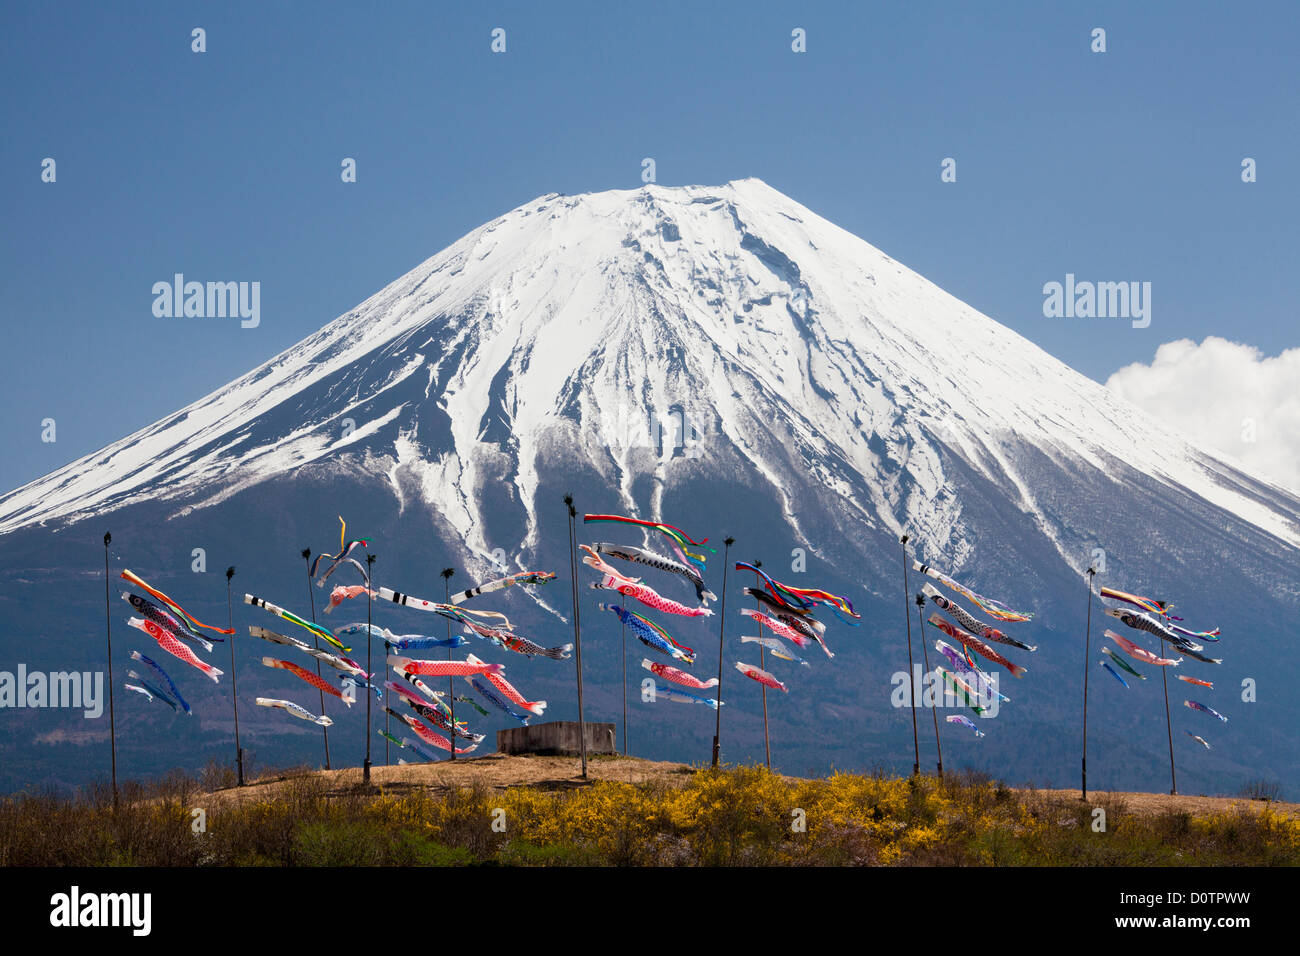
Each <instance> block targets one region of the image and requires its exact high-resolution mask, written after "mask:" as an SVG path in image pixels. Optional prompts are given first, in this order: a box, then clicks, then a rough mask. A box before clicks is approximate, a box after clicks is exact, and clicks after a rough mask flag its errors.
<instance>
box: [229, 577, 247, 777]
mask: <svg viewBox="0 0 1300 956" xmlns="http://www.w3.org/2000/svg"><path fill="white" fill-rule="evenodd" d="M234 576H235V568H234V566H233V565H232V566H231V567H228V568H226V625H227V626H228V627H229V628H230V699H231V701H232V702H233V703H234V705H235V777H236V779H237V780H238V781H239V786H241V787H242V786H243V785H244V748H243V747H241V746H240V745H239V686H238V685H237V684H236V683H235V612H234V610H233V609H232V608H231V605H230V579H231V578H233V577H234Z"/></svg>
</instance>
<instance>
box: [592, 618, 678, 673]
mask: <svg viewBox="0 0 1300 956" xmlns="http://www.w3.org/2000/svg"><path fill="white" fill-rule="evenodd" d="M596 606H597V607H598V608H600V609H601V610H602V611H609V612H611V613H612V614H614V615H615V616H616V617H617V618H618V619H619V620H620V621H622V622H623V623H624V624H626V625H627V626H628V627H629V628H631V629H632V634H633V635H634V636H635V637H636V639H637V640H639V641H640V642H641V643H642V644H644V645H645V646H646V647H648V648H650V649H651V650H656V651H658V652H659V653H661V654H667V655H668V656H669V657H671V658H673V659H674V660H679V661H684V662H685V663H687V664H694V663H695V651H694V650H693V649H692V648H689V647H686V646H685V645H682V644H678V643H677V642H676V641H675V640H673V639H672V638H671V637H670V636H669V635H668V632H667V631H665V630H664V629H663V628H662V627H660V626H659V625H658V624H656V623H654V622H653V621H651V620H649V619H647V618H644V617H642V616H641V615H640V614H637V613H636V612H635V611H629V610H628V609H627V608H625V607H623V606H622V605H619V604H598V605H596Z"/></svg>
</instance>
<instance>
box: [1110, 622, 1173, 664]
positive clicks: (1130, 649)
mask: <svg viewBox="0 0 1300 956" xmlns="http://www.w3.org/2000/svg"><path fill="white" fill-rule="evenodd" d="M1106 636H1107V637H1109V638H1110V639H1111V640H1112V641H1114V642H1115V643H1116V644H1118V645H1119V646H1120V647H1122V648H1124V650H1125V651H1126V652H1127V653H1128V656H1129V657H1132V658H1134V659H1136V660H1139V661H1145V662H1146V663H1148V664H1155V665H1156V666H1157V667H1177V666H1178V665H1179V663H1180V662H1179V661H1176V660H1170V659H1166V658H1164V657H1157V656H1156V655H1155V654H1152V653H1151V652H1150V651H1148V650H1147V649H1146V648H1145V647H1138V646H1137V645H1136V644H1134V643H1133V642H1132V641H1130V640H1129V639H1128V638H1127V637H1121V636H1120V635H1118V634H1116V633H1115V632H1114V631H1112V630H1109V629H1108V630H1107V631H1106Z"/></svg>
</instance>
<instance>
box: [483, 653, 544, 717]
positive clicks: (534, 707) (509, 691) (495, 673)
mask: <svg viewBox="0 0 1300 956" xmlns="http://www.w3.org/2000/svg"><path fill="white" fill-rule="evenodd" d="M465 660H466V661H467V662H468V663H470V664H479V665H482V666H484V667H489V668H491V667H492V665H490V664H484V663H483V662H482V661H481V660H479V659H478V658H477V657H475V656H474V655H473V654H468V655H466V657H465ZM503 670H504V668H502V667H501V666H500V665H499V664H498V665H496V667H495V669H490V670H486V671H484V672H483V676H484V677H486V678H487V679H488V683H490V684H491V685H492V686H493V687H495V688H496V689H497V690H498V691H499V692H500V694H501V696H503V697H504V698H505V699H506V700H508V701H510V703H512V704H514V705H515V706H517V707H522V708H523V709H524V710H526V711H528V712H529V713H530V714H533V715H535V716H537V717H540V716H542V713H543V711H545V710H546V701H544V700H529V699H528V698H526V697H524V695H523V694H521V693H519V691H517V690H515V688H514V685H512V684H511V683H510V681H508V680H506V679H505V677H504V676H503V675H502V671H503Z"/></svg>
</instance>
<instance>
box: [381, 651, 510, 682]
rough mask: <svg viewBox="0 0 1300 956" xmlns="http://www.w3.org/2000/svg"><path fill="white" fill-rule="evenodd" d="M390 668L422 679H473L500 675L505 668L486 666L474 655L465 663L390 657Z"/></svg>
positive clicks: (495, 665) (498, 665)
mask: <svg viewBox="0 0 1300 956" xmlns="http://www.w3.org/2000/svg"><path fill="white" fill-rule="evenodd" d="M388 666H389V667H395V668H397V669H398V670H400V671H401V672H402V673H404V674H418V675H420V676H421V677H471V676H473V675H475V674H500V673H501V672H502V671H503V670H505V668H504V667H503V666H501V665H500V664H486V663H484V662H483V661H481V660H479V659H478V658H477V657H474V655H472V654H471V655H470V656H469V659H467V660H463V661H424V660H413V659H411V658H409V657H398V656H396V655H393V654H390V655H388Z"/></svg>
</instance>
